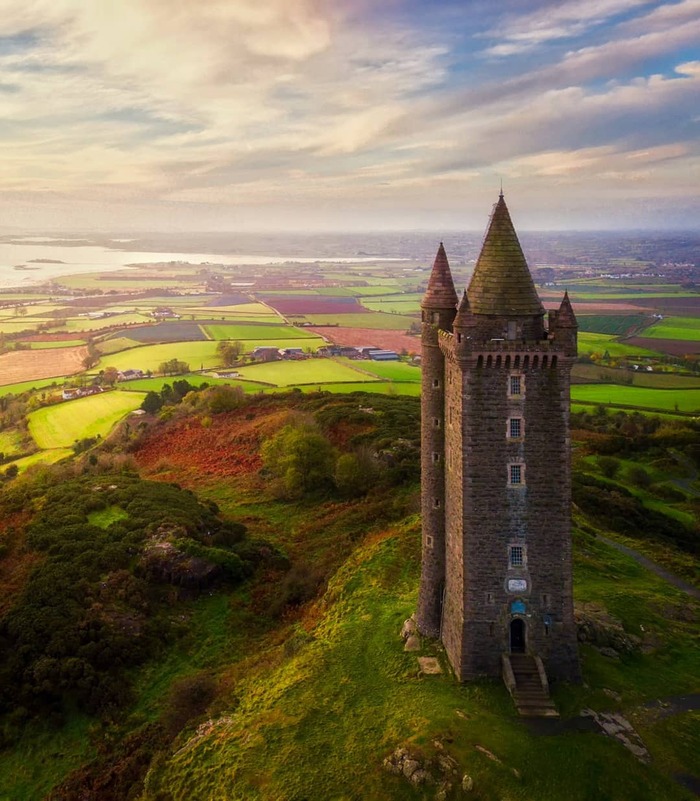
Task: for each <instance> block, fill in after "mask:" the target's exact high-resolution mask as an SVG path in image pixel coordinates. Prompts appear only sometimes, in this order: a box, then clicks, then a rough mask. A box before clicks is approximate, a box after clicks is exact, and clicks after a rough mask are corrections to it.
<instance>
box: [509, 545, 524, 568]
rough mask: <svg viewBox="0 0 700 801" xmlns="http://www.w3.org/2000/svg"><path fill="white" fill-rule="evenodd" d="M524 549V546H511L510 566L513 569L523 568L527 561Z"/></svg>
mask: <svg viewBox="0 0 700 801" xmlns="http://www.w3.org/2000/svg"><path fill="white" fill-rule="evenodd" d="M524 550H525V549H524V548H523V546H522V545H511V546H510V557H509V561H510V566H511V567H522V566H523V564H524V561H525V553H524Z"/></svg>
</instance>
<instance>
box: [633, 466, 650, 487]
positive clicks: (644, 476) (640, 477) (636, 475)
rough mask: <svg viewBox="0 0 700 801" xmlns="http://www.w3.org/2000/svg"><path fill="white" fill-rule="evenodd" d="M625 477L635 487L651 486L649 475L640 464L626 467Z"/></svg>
mask: <svg viewBox="0 0 700 801" xmlns="http://www.w3.org/2000/svg"><path fill="white" fill-rule="evenodd" d="M627 478H628V479H629V480H630V481H631V482H632V483H633V484H635V485H636V486H637V487H641V488H642V489H646V488H647V487H649V486H651V482H652V479H651V476H650V475H649V473H647V471H646V470H645V469H644V468H643V467H642V466H641V465H637V464H635V465H632V466H631V467H628V468H627Z"/></svg>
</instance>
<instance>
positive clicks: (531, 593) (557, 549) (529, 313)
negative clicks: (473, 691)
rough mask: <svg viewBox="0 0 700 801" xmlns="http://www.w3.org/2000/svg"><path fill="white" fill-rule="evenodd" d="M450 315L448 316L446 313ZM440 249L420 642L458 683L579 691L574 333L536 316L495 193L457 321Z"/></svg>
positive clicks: (428, 368)
mask: <svg viewBox="0 0 700 801" xmlns="http://www.w3.org/2000/svg"><path fill="white" fill-rule="evenodd" d="M450 304H451V305H450ZM455 304H456V293H455V290H454V286H453V283H452V278H451V275H450V271H449V266H448V263H447V257H446V255H445V252H444V248H443V247H442V245H441V246H440V249H439V251H438V255H437V258H436V260H435V265H434V266H433V271H432V274H431V277H430V282H429V284H428V291H427V293H426V295H425V298H424V300H423V303H422V318H423V335H422V345H423V350H422V353H423V357H422V364H423V388H422V392H423V394H422V400H421V403H422V426H421V431H422V471H423V472H422V513H423V543H422V546H423V557H422V575H421V587H420V596H419V605H418V613H417V623H418V627H419V629H420V631H421V632H422V633H423V634H425V635H427V636H433V637H434V636H439V637H440V638H441V640H442V642H443V644H444V646H445V649H446V651H447V655H448V657H449V660H450V663H451V664H452V667H453V668H454V670H455V673H456V675H457V676H458V678H459V679H460V680H462V681H466V680H469V679H472V678H475V677H477V676H499V675H501V656H502V655H503V654H507V653H509V652H526V653H530V654H532V655H536V656H539V657H540V658H541V659H542V661H543V664H544V666H545V668H546V670H547V673H548V674H549V675H550V676H553V677H559V678H563V679H568V680H572V681H576V680H578V679H579V678H580V673H579V665H578V656H577V647H576V628H575V625H574V619H573V599H572V567H571V468H570V440H569V383H570V373H571V366H572V364H573V362H574V360H575V358H576V335H577V324H576V318H575V316H574V312H573V309H572V308H571V304H570V302H569V298H568V296H567V295H565V296H564V299H563V300H562V303H561V306H560V307H559V310H558V311H556V312H554V311H553V312H550V314H549V317H548V320H547V326H545V311H544V308H543V306H542V304H541V302H540V300H539V298H538V296H537V292H536V291H535V286H534V284H533V281H532V277H531V276H530V271H529V269H528V266H527V262H526V261H525V257H524V255H523V252H522V249H521V247H520V243H519V242H518V237H517V235H516V233H515V230H514V228H513V224H512V222H511V219H510V215H509V213H508V208H507V207H506V204H505V200H504V198H503V194H502V193H501V195H500V196H499V199H498V202H497V203H496V206H495V207H494V211H493V214H492V216H491V220H490V223H489V227H488V230H487V233H486V237H485V239H484V243H483V246H482V249H481V254H480V255H479V258H478V260H477V263H476V267H475V269H474V274H473V276H472V280H471V282H470V284H469V287H468V289H467V291H466V292H465V293H464V295H463V297H462V299H461V300H460V302H459V307H458V308H456V306H455Z"/></svg>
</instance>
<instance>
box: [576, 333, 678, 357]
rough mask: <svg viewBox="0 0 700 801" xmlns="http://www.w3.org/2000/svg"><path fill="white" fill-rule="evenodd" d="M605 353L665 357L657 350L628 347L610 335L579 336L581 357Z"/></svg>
mask: <svg viewBox="0 0 700 801" xmlns="http://www.w3.org/2000/svg"><path fill="white" fill-rule="evenodd" d="M645 336H646V333H645ZM605 351H607V352H608V353H609V354H610V355H611V356H633V357H634V356H657V357H662V356H663V354H661V353H659V352H658V351H655V350H648V349H647V348H638V347H636V346H635V345H626V344H625V343H623V342H618V341H617V340H616V339H615V337H613V336H610V335H608V334H588V333H583V334H579V336H578V352H579V356H580V355H582V354H584V353H600V354H603V353H605Z"/></svg>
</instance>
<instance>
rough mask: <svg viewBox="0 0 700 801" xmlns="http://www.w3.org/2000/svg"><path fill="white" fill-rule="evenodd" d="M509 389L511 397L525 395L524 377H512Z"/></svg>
mask: <svg viewBox="0 0 700 801" xmlns="http://www.w3.org/2000/svg"><path fill="white" fill-rule="evenodd" d="M509 389H510V394H511V395H522V394H523V387H522V376H519V375H512V376H511V377H510V387H509Z"/></svg>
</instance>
